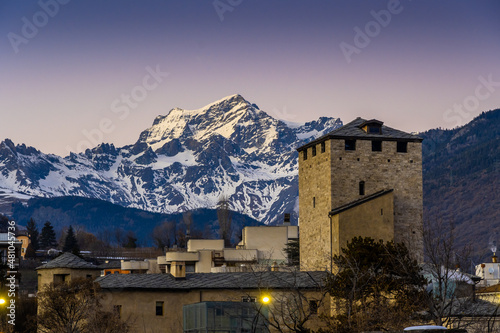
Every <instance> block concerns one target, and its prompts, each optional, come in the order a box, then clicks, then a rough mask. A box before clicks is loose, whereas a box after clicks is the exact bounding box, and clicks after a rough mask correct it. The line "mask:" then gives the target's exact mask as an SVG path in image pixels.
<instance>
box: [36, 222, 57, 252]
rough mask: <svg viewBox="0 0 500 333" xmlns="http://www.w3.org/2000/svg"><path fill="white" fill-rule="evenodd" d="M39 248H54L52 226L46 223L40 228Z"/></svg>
mask: <svg viewBox="0 0 500 333" xmlns="http://www.w3.org/2000/svg"><path fill="white" fill-rule="evenodd" d="M40 246H41V247H42V248H43V249H49V248H51V247H56V246H57V242H56V233H55V231H54V227H53V226H52V224H51V223H50V222H49V221H47V222H45V224H44V225H43V228H42V236H41V237H40Z"/></svg>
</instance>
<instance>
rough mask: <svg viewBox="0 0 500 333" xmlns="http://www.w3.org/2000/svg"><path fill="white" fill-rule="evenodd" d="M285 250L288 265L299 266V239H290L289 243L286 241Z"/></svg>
mask: <svg viewBox="0 0 500 333" xmlns="http://www.w3.org/2000/svg"><path fill="white" fill-rule="evenodd" d="M283 251H284V252H285V253H286V254H287V256H288V265H289V266H298V265H300V242H299V239H298V238H296V239H290V241H289V242H288V243H286V245H285V248H284V249H283Z"/></svg>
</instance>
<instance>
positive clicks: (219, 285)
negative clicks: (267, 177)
mask: <svg viewBox="0 0 500 333" xmlns="http://www.w3.org/2000/svg"><path fill="white" fill-rule="evenodd" d="M324 279H325V273H324V272H300V271H293V272H292V271H289V272H273V271H265V272H241V273H219V274H212V273H197V274H194V273H192V274H186V273H185V269H182V268H180V269H178V270H176V271H175V272H174V274H173V275H171V274H126V275H124V274H112V275H107V276H103V277H100V278H98V279H97V280H96V282H97V283H99V285H100V290H101V294H102V296H103V298H102V304H103V306H104V308H105V309H108V310H114V311H116V312H117V313H118V314H119V316H120V318H121V319H122V320H125V321H126V322H127V323H129V324H131V325H132V331H133V332H172V333H178V332H183V330H184V332H215V331H217V332H229V331H230V328H231V326H233V328H240V329H241V328H242V326H243V328H245V324H244V321H245V320H247V319H248V318H249V316H252V315H255V314H259V315H260V314H262V315H263V316H264V317H265V320H266V322H267V321H268V322H271V325H267V326H270V328H271V332H273V329H272V324H273V323H278V322H279V323H281V324H282V325H283V320H287V322H288V324H292V320H291V319H290V318H291V317H290V315H291V314H294V315H296V316H301V315H302V314H303V315H304V316H307V317H308V320H307V322H306V325H305V326H306V327H310V328H314V329H317V328H318V327H321V325H322V321H321V318H320V315H321V314H322V313H327V312H326V311H327V309H328V307H326V306H325V304H327V303H326V302H323V300H324V292H323V291H322V288H323V281H324ZM265 297H267V299H266V301H264V298H265ZM249 303H251V304H250V305H249ZM285 305H286V306H285ZM236 310H241V311H236ZM283 311H287V312H283ZM288 312H290V313H288ZM204 314H205V315H208V316H210V318H203V315H204ZM184 315H186V316H189V318H194V320H199V322H192V321H191V319H190V320H189V321H190V324H189V325H185V326H184V325H183V323H184V322H185V319H186V318H185V317H184ZM301 319H303V317H301ZM231 321H232V322H233V323H231ZM235 321H236V323H235ZM259 321H260V320H259V318H256V322H259ZM203 325H212V326H214V325H217V330H215V327H206V326H205V327H203V328H204V330H200V329H201V327H202V326H203ZM221 325H222V326H225V328H226V329H227V330H223V328H224V327H221ZM235 326H236V327H235ZM210 328H213V329H214V330H210ZM246 328H248V327H246ZM191 329H192V330H191ZM235 332H236V331H235ZM238 332H239V331H238ZM241 332H244V330H243V331H241ZM266 332H267V331H266Z"/></svg>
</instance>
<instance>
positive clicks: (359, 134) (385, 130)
mask: <svg viewBox="0 0 500 333" xmlns="http://www.w3.org/2000/svg"><path fill="white" fill-rule="evenodd" d="M370 122H376V123H382V122H381V121H378V120H376V119H372V120H366V119H363V118H360V117H358V118H356V119H354V120H353V121H351V122H350V123H347V124H345V125H344V126H342V127H339V128H337V129H335V130H333V131H331V132H330V133H328V134H325V135H323V136H322V137H319V138H317V139H316V140H313V141H311V142H309V143H307V144H305V145H303V146H301V147H299V148H297V150H299V151H301V150H303V149H305V148H308V147H310V146H312V145H315V144H317V143H319V142H321V141H324V140H326V139H366V140H370V139H381V140H386V141H394V140H403V141H412V142H422V140H423V139H422V138H421V137H419V136H417V135H413V134H410V133H406V132H403V131H400V130H397V129H394V128H391V127H388V126H385V125H382V133H380V134H378V133H367V132H365V131H364V130H363V129H362V128H361V127H362V125H363V124H366V123H370Z"/></svg>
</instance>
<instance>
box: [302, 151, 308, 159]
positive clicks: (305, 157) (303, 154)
mask: <svg viewBox="0 0 500 333" xmlns="http://www.w3.org/2000/svg"><path fill="white" fill-rule="evenodd" d="M302 156H303V160H304V161H305V160H307V148H306V149H304V150H303V151H302Z"/></svg>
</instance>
